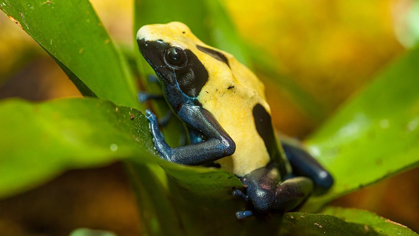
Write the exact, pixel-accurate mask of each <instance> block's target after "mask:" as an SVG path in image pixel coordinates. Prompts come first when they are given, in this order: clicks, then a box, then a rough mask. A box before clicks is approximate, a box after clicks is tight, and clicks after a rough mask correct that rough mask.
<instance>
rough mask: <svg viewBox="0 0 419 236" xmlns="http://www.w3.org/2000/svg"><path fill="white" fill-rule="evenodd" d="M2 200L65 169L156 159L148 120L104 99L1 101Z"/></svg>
mask: <svg viewBox="0 0 419 236" xmlns="http://www.w3.org/2000/svg"><path fill="white" fill-rule="evenodd" d="M0 130H1V135H0V150H1V151H0V198H2V197H6V196H10V195H12V194H15V193H18V192H21V191H24V190H26V189H29V188H33V187H34V186H36V185H38V184H40V183H42V182H45V181H46V180H49V179H51V178H53V177H55V176H56V175H58V174H60V173H61V172H63V171H64V170H68V169H73V168H88V167H98V166H103V165H107V164H109V163H111V162H114V161H115V160H118V159H122V158H128V157H133V158H134V157H135V158H137V159H138V160H139V161H142V162H144V161H146V160H154V159H157V160H159V161H160V159H159V158H156V157H155V156H154V155H153V153H154V152H153V150H152V147H153V144H152V143H151V137H150V134H149V131H148V122H147V120H146V119H145V117H144V116H143V115H142V114H141V113H140V112H138V111H137V110H135V109H130V108H127V107H118V106H115V105H114V104H113V103H110V102H106V101H103V100H98V99H68V100H55V101H51V102H47V103H41V104H35V103H29V102H25V101H22V100H6V101H3V102H2V103H0Z"/></svg>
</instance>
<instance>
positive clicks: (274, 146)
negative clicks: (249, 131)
mask: <svg viewBox="0 0 419 236" xmlns="http://www.w3.org/2000/svg"><path fill="white" fill-rule="evenodd" d="M253 118H254V119H255V125H256V130H257V131H258V134H259V135H260V137H261V138H262V139H263V142H264V143H265V147H266V150H267V151H268V153H269V156H270V158H271V161H275V162H276V163H278V164H279V172H280V173H281V176H284V175H286V174H287V169H286V167H285V163H284V161H283V159H282V157H281V152H280V151H279V147H278V143H277V140H276V137H275V133H274V129H273V126H272V119H271V115H270V114H269V113H268V112H267V111H266V109H265V108H264V107H263V106H262V105H261V104H259V103H258V104H256V105H255V106H254V107H253Z"/></svg>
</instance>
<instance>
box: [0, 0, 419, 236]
mask: <svg viewBox="0 0 419 236" xmlns="http://www.w3.org/2000/svg"><path fill="white" fill-rule="evenodd" d="M0 6H1V8H2V10H3V11H4V12H5V13H6V14H7V15H9V16H11V17H13V19H15V20H16V21H17V22H19V24H20V25H21V26H22V28H23V29H24V30H25V31H26V32H27V33H28V34H30V35H31V36H32V37H33V38H34V39H35V40H36V41H37V42H38V43H39V44H40V45H41V46H42V47H43V48H44V49H45V50H46V51H47V52H48V53H49V54H50V55H51V56H52V57H53V58H54V59H55V60H56V61H57V63H58V64H59V65H60V66H61V67H62V68H63V70H64V71H65V72H66V73H67V74H68V75H69V77H70V78H71V79H72V80H73V82H74V83H75V84H76V86H77V87H78V88H79V89H80V91H81V92H82V93H83V94H84V95H86V96H96V97H98V99H97V98H95V99H93V98H90V99H68V100H58V101H52V102H46V103H42V104H33V103H28V102H24V101H21V100H8V101H3V102H2V103H1V104H0V130H2V135H1V136H0V150H1V151H0V153H1V155H0V197H6V196H11V195H13V194H16V193H19V192H21V191H24V190H26V189H29V188H32V187H34V186H36V185H39V184H41V183H43V182H45V181H47V180H49V179H51V178H53V177H54V176H56V175H57V174H59V173H61V172H63V171H65V170H68V169H74V168H89V167H97V166H103V165H106V164H108V163H110V162H113V161H116V160H124V161H125V163H126V168H127V171H128V172H129V173H130V175H131V181H132V184H133V186H134V190H135V191H136V193H137V197H138V199H137V200H138V203H139V205H140V209H141V211H140V214H141V218H142V220H143V224H144V229H145V231H146V232H147V233H148V234H149V235H203V234H205V235H206V234H211V235H236V234H238V235H255V234H268V233H270V234H275V233H277V234H279V235H393V234H394V233H400V234H401V235H415V234H414V233H413V232H411V231H408V230H404V229H402V228H400V227H399V226H397V227H396V226H394V225H393V223H391V222H389V221H386V220H382V219H377V217H376V216H375V215H372V214H370V213H367V212H360V211H352V210H339V209H338V210H336V209H329V210H327V211H325V214H305V213H287V214H285V216H284V217H283V218H282V219H281V217H280V216H279V215H274V216H272V218H270V219H266V220H258V219H256V218H252V219H248V220H244V221H239V220H237V219H236V218H235V216H234V212H235V211H237V210H241V209H244V208H245V207H246V206H245V204H244V202H243V201H241V200H240V199H236V198H234V197H233V196H232V195H231V191H232V189H233V188H241V187H243V186H242V184H241V182H240V181H239V180H238V179H237V178H236V177H235V176H234V175H232V174H231V173H227V172H225V171H222V170H216V169H210V168H204V167H188V166H181V165H176V164H173V163H169V162H166V161H163V160H161V159H160V158H158V157H157V156H156V155H154V151H153V145H152V142H151V137H150V134H149V132H148V123H147V121H146V119H145V117H144V115H142V114H141V112H139V111H138V110H137V109H136V108H138V109H141V108H142V107H141V106H140V105H139V104H138V103H137V102H136V98H135V92H136V91H135V86H134V82H133V80H132V77H133V76H132V75H131V74H130V73H129V71H128V70H127V66H126V63H125V58H122V57H121V54H120V53H119V51H118V50H117V49H116V48H115V46H114V45H113V43H112V40H111V39H110V37H109V35H108V34H107V32H106V31H105V30H104V29H103V26H102V24H101V23H100V21H99V19H98V17H97V16H96V14H95V12H94V11H93V9H92V7H91V6H90V3H89V1H87V0H77V1H56V0H50V1H33V0H14V1H9V0H0ZM163 6H164V7H163ZM168 6H169V7H168ZM135 12H136V18H135V30H137V29H138V28H139V27H140V26H141V25H143V24H146V23H165V22H169V21H172V20H180V21H183V22H185V23H187V24H188V25H189V26H190V27H191V29H192V30H193V31H194V33H196V34H197V36H198V37H200V38H201V39H202V40H203V41H205V42H207V43H209V44H212V45H214V46H220V47H222V48H223V49H225V50H227V51H229V48H230V49H231V51H232V52H234V53H235V54H237V55H241V56H240V57H241V60H243V61H245V62H248V61H250V58H249V57H248V56H247V54H246V53H245V50H243V48H242V46H241V45H242V43H241V42H240V39H239V37H238V36H237V35H236V33H235V31H234V27H233V25H232V23H231V21H230V19H229V17H228V15H226V13H225V12H224V11H223V8H222V5H220V4H219V2H218V1H210V0H208V1H192V0H182V1H181V2H179V1H177V2H176V4H175V3H174V2H173V1H158V2H157V1H152V0H144V1H136V7H135ZM185 12H187V14H185ZM74 19H82V20H81V21H80V22H79V23H78V24H76V25H75V24H74ZM197 19H201V20H197ZM202 19H204V20H202ZM209 20H211V21H209ZM134 55H136V57H138V58H139V54H138V52H135V53H134ZM138 60H140V59H138ZM418 60H419V52H418V50H415V51H412V52H410V53H409V54H408V55H406V56H405V57H404V58H402V59H401V60H400V61H399V62H397V63H396V64H395V65H394V66H392V67H390V69H388V70H387V71H386V72H384V73H383V74H382V75H381V76H379V77H378V78H377V79H376V81H375V82H374V83H372V84H371V86H369V87H368V88H367V89H365V90H363V91H362V92H361V93H360V94H359V95H358V96H357V97H355V98H354V99H353V100H351V101H349V102H348V103H347V104H346V105H345V106H344V107H342V108H341V109H340V111H339V112H338V113H337V115H336V116H334V117H333V118H332V119H331V120H330V121H327V122H325V125H324V127H323V128H321V129H320V130H319V131H318V132H316V134H314V135H313V136H312V138H310V139H309V140H308V145H309V148H310V151H311V152H312V153H313V154H314V155H315V156H316V157H317V158H318V159H319V161H320V162H322V163H323V164H324V165H325V166H326V167H327V168H328V169H329V170H330V171H331V172H332V174H333V175H334V177H335V179H336V185H335V186H334V187H333V189H332V191H331V192H330V193H328V194H327V195H325V196H322V197H318V198H313V199H311V200H310V201H309V202H308V204H307V209H310V210H317V209H318V208H319V207H321V206H322V205H323V204H325V203H327V202H329V201H331V200H332V199H334V198H336V197H338V196H340V195H342V194H345V193H348V192H350V191H353V190H354V189H356V188H358V187H360V186H365V185H368V184H371V183H374V182H376V181H378V180H380V179H382V178H383V177H385V176H389V175H392V174H395V173H397V172H399V171H401V170H403V169H406V168H412V167H414V166H416V165H417V163H418V160H419V157H418V153H417V151H418V149H417V147H416V146H415V145H414V144H415V143H416V142H417V138H418V129H416V128H417V126H418V125H419V118H418V116H417V115H416V114H418V109H419V97H418V95H417V93H416V90H417V89H416V88H417V87H418V85H419V84H418V83H419V81H418V80H417V79H416V77H417V74H419V71H418V70H419V69H417V67H416V65H415V62H417V61H418ZM252 63H256V64H257V63H258V61H250V64H252ZM139 65H140V71H141V72H142V73H143V74H145V71H146V70H148V71H150V70H149V69H146V65H144V64H143V63H141V62H140V63H139ZM258 67H262V66H261V65H258ZM415 76H416V77H415ZM399 78H403V80H402V81H400V79H399ZM105 100H109V101H105ZM303 100H304V99H303ZM115 104H117V105H115ZM125 106H126V107H125ZM130 107H132V108H130ZM170 133H171V135H172V136H173V137H176V135H178V133H179V132H176V131H171V132H170ZM166 137H167V136H166ZM17 140H19V141H17ZM280 221H282V223H280ZM394 227H396V228H397V229H396V228H394Z"/></svg>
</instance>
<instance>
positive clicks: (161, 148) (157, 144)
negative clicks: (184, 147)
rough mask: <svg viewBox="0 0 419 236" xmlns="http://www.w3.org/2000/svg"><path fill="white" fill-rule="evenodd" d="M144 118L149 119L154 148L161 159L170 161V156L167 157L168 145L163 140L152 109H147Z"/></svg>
mask: <svg viewBox="0 0 419 236" xmlns="http://www.w3.org/2000/svg"><path fill="white" fill-rule="evenodd" d="M146 118H147V120H148V121H149V129H150V132H151V136H152V137H153V143H154V148H155V149H156V151H157V152H158V153H159V155H160V156H161V157H162V158H163V159H165V160H169V161H170V158H169V152H170V147H169V145H167V143H166V142H165V141H164V137H163V134H162V133H161V132H160V129H159V124H158V121H157V118H156V116H155V115H154V113H153V112H152V111H150V110H148V109H147V110H146Z"/></svg>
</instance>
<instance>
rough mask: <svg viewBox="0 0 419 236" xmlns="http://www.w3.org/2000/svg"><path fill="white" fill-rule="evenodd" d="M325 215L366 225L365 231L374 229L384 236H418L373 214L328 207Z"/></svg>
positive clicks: (324, 212)
mask: <svg viewBox="0 0 419 236" xmlns="http://www.w3.org/2000/svg"><path fill="white" fill-rule="evenodd" d="M323 214H328V215H333V216H336V217H339V218H341V219H343V220H345V221H346V222H350V223H357V224H362V225H364V228H365V229H368V230H369V229H371V228H372V229H374V230H375V231H377V232H380V233H381V234H384V235H391V236H393V235H401V236H416V235H418V234H417V233H415V232H413V231H412V230H411V229H409V228H407V227H406V226H404V225H401V224H399V223H396V222H394V221H391V220H389V219H386V218H383V217H381V216H378V215H376V214H374V213H372V212H368V211H364V210H357V209H344V208H338V207H328V208H326V209H325V210H324V211H323Z"/></svg>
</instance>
